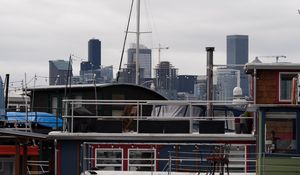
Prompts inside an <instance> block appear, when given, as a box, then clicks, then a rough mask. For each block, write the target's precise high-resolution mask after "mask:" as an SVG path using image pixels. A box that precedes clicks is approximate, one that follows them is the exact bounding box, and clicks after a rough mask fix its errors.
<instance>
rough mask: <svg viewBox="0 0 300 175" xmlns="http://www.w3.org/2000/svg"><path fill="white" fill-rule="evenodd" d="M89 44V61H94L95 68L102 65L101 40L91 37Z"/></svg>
mask: <svg viewBox="0 0 300 175" xmlns="http://www.w3.org/2000/svg"><path fill="white" fill-rule="evenodd" d="M88 45H89V51H88V52H89V53H88V61H89V62H90V63H92V65H93V67H94V69H98V68H100V66H101V41H100V40H98V39H90V40H89V43H88Z"/></svg>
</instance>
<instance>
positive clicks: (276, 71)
mask: <svg viewBox="0 0 300 175" xmlns="http://www.w3.org/2000/svg"><path fill="white" fill-rule="evenodd" d="M245 71H246V73H247V74H249V75H251V78H252V81H251V82H252V87H253V90H252V93H253V94H252V96H253V100H254V102H253V103H254V104H253V105H252V108H253V109H255V111H256V113H255V114H256V115H255V120H256V121H257V123H258V125H257V126H258V127H257V128H256V132H257V143H258V145H257V150H258V152H257V155H258V156H257V162H258V163H257V168H258V169H257V173H258V174H272V175H273V174H297V172H299V171H300V168H299V167H300V166H299V165H300V161H299V160H300V159H299V154H300V134H299V131H298V129H299V128H300V123H299V120H300V108H299V105H297V101H298V97H299V94H298V93H296V92H297V88H298V84H297V83H296V82H297V81H296V80H297V79H298V78H299V75H300V64H295V63H280V62H278V63H261V62H260V61H255V62H252V63H248V64H246V65H245ZM298 83H299V82H298Z"/></svg>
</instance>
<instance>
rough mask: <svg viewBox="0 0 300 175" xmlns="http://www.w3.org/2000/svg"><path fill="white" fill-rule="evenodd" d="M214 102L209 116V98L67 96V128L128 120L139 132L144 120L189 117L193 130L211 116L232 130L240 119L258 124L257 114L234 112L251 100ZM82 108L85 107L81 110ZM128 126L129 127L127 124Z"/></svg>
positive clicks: (69, 130)
mask: <svg viewBox="0 0 300 175" xmlns="http://www.w3.org/2000/svg"><path fill="white" fill-rule="evenodd" d="M212 102H213V106H214V113H215V114H214V116H209V117H208V116H206V105H207V101H156V100H64V101H63V103H64V115H63V119H64V127H63V130H64V131H68V132H74V125H75V123H76V120H80V119H92V120H95V121H99V120H108V119H109V120H113V119H114V120H122V121H123V124H124V123H125V124H124V125H126V124H128V123H131V126H132V125H135V126H133V128H135V129H134V130H130V128H129V129H128V130H129V131H134V132H138V133H139V124H140V121H144V120H148V121H150V120H151V121H158V120H161V121H162V120H167V121H176V120H177V121H178V120H184V121H189V122H190V126H189V127H190V128H189V133H193V132H195V131H197V123H199V122H200V121H207V120H209V121H224V124H225V126H224V127H225V130H226V131H231V132H233V131H234V129H235V126H234V125H235V121H236V120H237V119H240V120H251V121H252V123H253V124H252V125H253V126H254V125H255V123H254V122H255V121H253V117H248V118H245V117H239V116H234V114H233V113H234V112H235V113H243V112H244V111H243V110H244V109H245V106H246V105H247V103H242V104H241V103H240V104H234V103H232V102H228V101H212ZM78 110H81V111H79V112H78ZM95 110H97V111H95ZM222 112H223V113H222ZM218 113H222V114H218ZM126 122H127V123H126ZM123 129H124V128H123ZM125 130H127V129H126V128H125ZM75 132H76V131H75ZM124 132H125V131H124Z"/></svg>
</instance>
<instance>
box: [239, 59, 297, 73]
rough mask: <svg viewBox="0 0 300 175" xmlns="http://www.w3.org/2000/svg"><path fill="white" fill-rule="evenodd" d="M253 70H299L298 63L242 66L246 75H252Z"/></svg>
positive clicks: (254, 63) (249, 64)
mask: <svg viewBox="0 0 300 175" xmlns="http://www.w3.org/2000/svg"><path fill="white" fill-rule="evenodd" d="M254 69H256V70H299V71H300V63H291V62H277V63H257V62H252V63H247V64H246V65H245V66H244V70H245V72H246V73H250V74H251V73H253V71H254Z"/></svg>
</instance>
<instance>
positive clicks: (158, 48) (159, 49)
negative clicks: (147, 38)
mask: <svg viewBox="0 0 300 175" xmlns="http://www.w3.org/2000/svg"><path fill="white" fill-rule="evenodd" d="M152 49H157V50H158V64H159V63H160V52H161V50H162V49H169V47H162V46H161V45H160V44H158V47H157V48H152Z"/></svg>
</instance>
